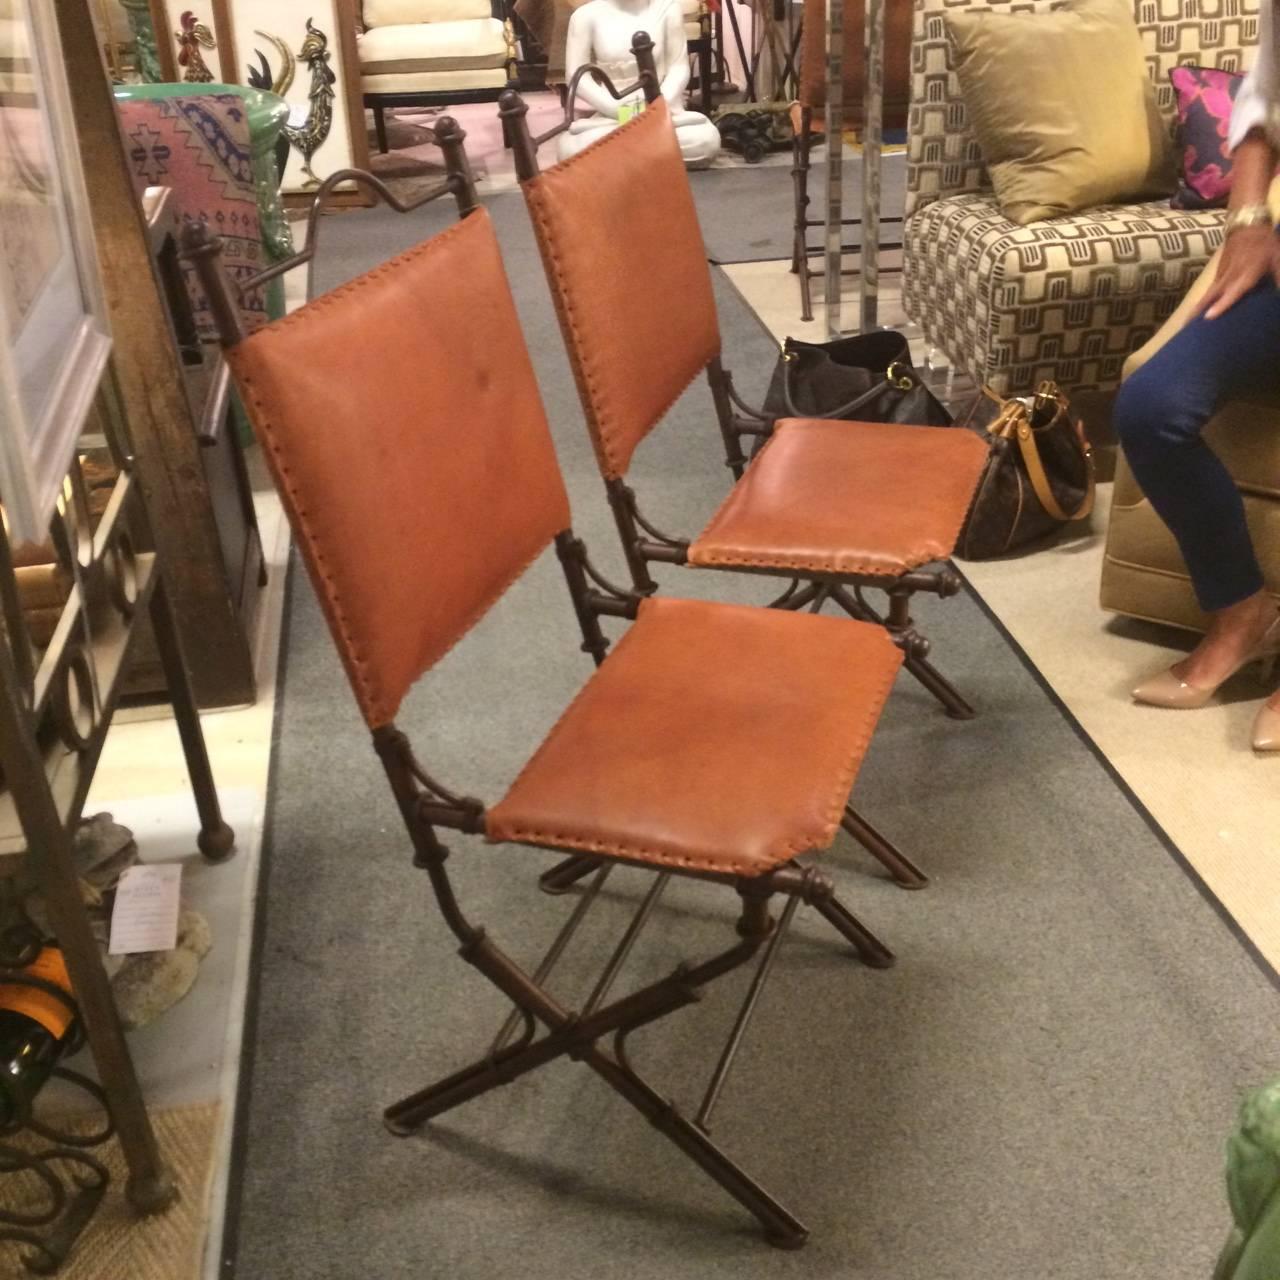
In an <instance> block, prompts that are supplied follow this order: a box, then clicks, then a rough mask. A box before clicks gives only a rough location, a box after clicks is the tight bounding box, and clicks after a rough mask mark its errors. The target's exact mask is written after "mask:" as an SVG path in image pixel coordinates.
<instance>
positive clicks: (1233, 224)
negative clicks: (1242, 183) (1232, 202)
mask: <svg viewBox="0 0 1280 1280" xmlns="http://www.w3.org/2000/svg"><path fill="white" fill-rule="evenodd" d="M1273 225H1274V219H1273V218H1272V217H1271V207H1270V206H1269V205H1268V204H1266V203H1265V202H1259V203H1257V204H1242V205H1241V206H1240V207H1239V208H1238V209H1232V210H1231V212H1230V213H1229V214H1227V221H1226V223H1225V224H1224V230H1225V231H1226V233H1227V235H1230V234H1231V233H1232V232H1233V231H1241V230H1243V229H1244V228H1245V227H1270V226H1273Z"/></svg>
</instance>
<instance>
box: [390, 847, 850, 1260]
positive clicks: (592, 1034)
mask: <svg viewBox="0 0 1280 1280" xmlns="http://www.w3.org/2000/svg"><path fill="white" fill-rule="evenodd" d="M606 870H607V869H606ZM600 879H601V880H602V879H603V877H601V878H600ZM659 879H660V880H665V877H659ZM828 887H829V886H828ZM597 888H598V883H597ZM657 892H658V891H655V890H651V891H650V894H649V896H648V898H647V899H646V902H645V903H643V904H642V905H641V908H640V910H639V912H638V913H637V916H636V918H635V919H634V920H633V921H632V924H631V926H630V927H629V928H628V930H627V933H626V934H624V936H623V939H622V941H621V942H620V943H619V946H618V948H617V949H616V950H615V952H614V955H613V956H612V957H611V958H610V961H609V963H608V964H607V965H606V967H605V972H604V974H602V976H601V979H600V981H599V982H597V984H596V991H595V993H593V996H592V1001H596V1000H599V999H600V998H601V996H602V992H603V991H606V990H607V989H608V985H609V984H610V983H611V981H612V978H613V976H616V971H617V968H618V967H620V960H619V956H620V955H621V956H622V958H625V954H626V952H627V951H629V949H630V945H631V943H632V942H634V940H635V934H637V933H638V931H639V927H640V925H641V924H642V923H643V920H644V918H646V917H647V913H648V910H649V909H651V906H652V902H653V901H656V897H657ZM822 897H825V894H822V893H815V894H814V897H813V900H814V901H815V904H817V903H818V902H819V901H820V900H821V898H822ZM798 901H799V898H798V897H793V898H791V899H790V900H789V901H788V904H787V907H786V908H785V910H784V920H785V921H786V922H789V921H790V917H791V915H792V914H793V913H794V910H795V905H796V903H797V902H798ZM575 914H576V913H575ZM782 929H783V924H782V922H780V923H779V924H778V925H776V926H775V925H774V923H773V922H772V921H771V920H770V918H769V911H768V897H767V896H764V897H761V898H758V899H750V898H748V899H745V900H744V911H743V915H742V918H741V920H740V922H739V926H738V931H739V933H740V934H741V935H742V938H741V941H739V942H738V943H736V944H735V945H734V946H732V947H730V948H729V949H728V950H726V951H723V952H721V953H720V954H718V955H716V956H713V957H711V959H709V960H705V961H703V962H702V963H700V964H697V965H692V966H690V965H680V966H678V967H677V968H676V969H675V970H674V971H673V972H672V973H670V974H669V975H668V976H666V977H665V978H661V979H659V980H657V981H656V982H652V983H649V984H648V985H647V986H644V987H641V988H640V989H639V990H637V991H635V992H633V993H631V994H630V995H628V996H624V997H622V998H621V999H618V1000H615V1001H613V1002H612V1003H610V1004H606V1005H603V1006H601V1007H597V1008H595V1009H591V1008H590V1005H591V1001H589V1002H588V1006H587V1008H586V1009H584V1010H583V1011H581V1012H573V1011H570V1010H569V1009H566V1008H565V1007H564V1006H562V1005H561V1004H560V1003H559V1002H558V1001H557V1000H555V999H554V997H552V996H551V995H550V994H549V993H548V992H547V991H546V989H545V988H544V987H543V986H542V985H541V984H540V983H539V982H538V981H536V980H535V979H534V978H532V977H530V976H529V975H527V974H525V973H524V972H523V971H522V970H521V969H520V968H519V967H518V966H517V965H516V964H515V963H514V962H513V961H512V960H510V959H509V958H508V957H507V956H506V955H505V954H504V953H503V952H502V951H500V950H499V948H498V947H497V946H496V945H495V944H494V943H493V942H492V941H491V940H490V939H489V938H488V936H487V935H486V934H485V933H484V932H483V930H476V931H475V932H474V935H473V936H472V937H471V938H470V939H468V940H467V941H466V942H465V943H464V944H463V946H462V948H461V955H462V956H463V958H464V959H465V960H467V962H468V963H470V964H472V965H474V966H475V967H476V968H477V969H479V970H480V971H481V972H482V973H484V974H485V976H486V977H488V978H489V979H490V981H492V982H493V983H494V985H495V986H497V987H498V988H499V989H500V990H501V991H503V992H504V993H505V994H506V995H507V996H508V997H509V998H510V999H511V1000H512V1001H514V1002H515V1004H516V1006H517V1009H518V1010H519V1014H518V1017H517V1022H523V1024H524V1031H523V1034H522V1035H521V1036H520V1037H519V1039H518V1040H517V1041H516V1042H515V1043H514V1044H511V1045H507V1046H503V1047H500V1048H494V1049H491V1050H490V1052H489V1053H488V1054H486V1055H485V1057H483V1058H482V1059H480V1060H479V1061H478V1062H475V1063H472V1064H471V1065H470V1066H468V1067H464V1068H463V1069H462V1070H461V1071H457V1072H454V1073H453V1074H452V1075H450V1076H446V1077H445V1078H444V1079H443V1080H440V1081H437V1082H436V1083H435V1084H433V1085H430V1086H428V1087H427V1088H425V1089H422V1090H419V1091H418V1092H417V1093H414V1094H411V1095H410V1096H409V1097H407V1098H404V1099H402V1100H401V1101H400V1102H397V1103H395V1104H394V1105H393V1106H391V1107H388V1108H387V1110H386V1112H385V1115H384V1119H385V1123H386V1125H387V1127H388V1129H390V1131H391V1132H392V1133H395V1134H397V1135H400V1136H404V1135H407V1134H410V1133H412V1132H414V1131H415V1130H416V1129H417V1128H418V1127H419V1126H421V1125H422V1124H425V1123H426V1122H427V1121H428V1120H431V1119H434V1118H435V1117H437V1116H439V1115H442V1114H443V1113H444V1112H446V1111H449V1110H451V1109H452V1108H454V1107H456V1106H460V1105H461V1104H462V1103H464V1102H468V1101H470V1100H471V1099H472V1098H476V1097H479V1096H480V1095H481V1094H484V1093H488V1092H489V1091H490V1090H491V1089H495V1088H497V1087H498V1086H500V1085H504V1084H509V1083H511V1082H512V1081H513V1080H517V1079H519V1078H520V1077H521V1076H523V1075H526V1074H527V1073H528V1072H530V1071H533V1070H536V1069H537V1068H538V1067H541V1066H544V1065H546V1064H547V1063H549V1062H553V1061H555V1060H556V1059H557V1058H561V1057H566V1056H568V1057H573V1058H576V1059H578V1060H579V1061H582V1062H585V1063H586V1064H587V1066H589V1067H590V1068H591V1069H592V1070H593V1071H595V1073H596V1074H597V1075H599V1076H600V1077H601V1078H602V1079H603V1080H605V1081H606V1082H607V1083H608V1084H609V1085H611V1086H612V1087H613V1088H614V1089H615V1090H616V1091H617V1092H618V1093H619V1094H620V1095H621V1096H622V1097H623V1098H625V1099H626V1100H627V1101H628V1102H629V1103H630V1104H631V1105H632V1106H633V1107H635V1108H636V1110H637V1111H639V1112H640V1113H641V1114H642V1115H643V1116H644V1117H645V1119H647V1120H648V1121H649V1122H650V1123H651V1124H653V1125H654V1127H655V1128H657V1129H658V1130H660V1131H661V1132H662V1133H663V1134H665V1135H666V1137H667V1138H669V1139H670V1140H671V1141H672V1142H673V1143H674V1144H675V1145H676V1146H677V1147H679V1148H680V1150H681V1151H683V1152H684V1153H685V1155H687V1156H688V1157H689V1158H690V1159H691V1160H693V1161H694V1163H696V1164H697V1165H698V1166H699V1167H700V1168H701V1169H703V1170H704V1171H705V1172H706V1173H708V1174H709V1175H710V1176H711V1177H712V1178H714V1179H715V1180H716V1182H718V1183H719V1184H720V1185H721V1186H722V1187H723V1188H724V1189H725V1190H726V1191H727V1192H728V1193H729V1194H730V1195H731V1196H733V1197H734V1199H736V1200H737V1201H738V1202H739V1203H740V1204H741V1205H742V1206H743V1207H744V1208H745V1209H747V1210H748V1211H749V1212H751V1213H752V1214H754V1215H755V1217H756V1218H757V1219H758V1220H759V1222H760V1223H761V1225H762V1226H763V1227H764V1231H765V1236H766V1238H767V1239H768V1240H769V1241H770V1243H772V1244H776V1245H778V1246H780V1247H784V1248H798V1247H799V1246H800V1245H801V1244H803V1243H804V1241H805V1238H806V1237H807V1235H808V1229H807V1228H806V1227H805V1226H804V1224H803V1223H802V1222H800V1221H799V1219H797V1218H796V1217H795V1216H794V1215H793V1214H792V1213H791V1212H790V1211H789V1210H787V1209H786V1208H785V1207H784V1206H783V1205H782V1204H781V1203H780V1202H779V1201H778V1200H776V1199H775V1198H774V1197H773V1196H772V1195H770V1194H769V1193H768V1192H767V1191H766V1190H765V1189H764V1188H763V1187H761V1186H760V1184H759V1183H757V1182H756V1181H755V1180H754V1179H753V1178H751V1177H750V1176H749V1175H748V1174H747V1173H746V1172H745V1171H744V1170H743V1169H742V1168H741V1167H740V1166H739V1165H738V1164H737V1163H736V1162H735V1161H734V1160H732V1159H731V1158H730V1157H729V1156H728V1155H726V1154H725V1152H723V1151H722V1150H721V1149H720V1148H719V1147H718V1146H717V1145H716V1144H715V1143H714V1142H712V1141H711V1139H710V1138H709V1137H708V1135H707V1133H706V1132H705V1130H704V1129H703V1128H700V1127H699V1125H698V1124H696V1123H694V1122H693V1121H691V1120H689V1119H688V1118H687V1117H686V1116H684V1115H682V1114H681V1113H680V1111H679V1110H678V1109H677V1108H676V1106H675V1104H674V1103H672V1102H671V1101H670V1100H669V1099H667V1098H664V1097H663V1096H662V1095H661V1094H660V1093H658V1092H657V1091H656V1090H655V1089H654V1088H653V1087H652V1086H651V1085H650V1084H649V1083H648V1082H647V1081H645V1080H644V1079H643V1077H641V1076H640V1074H639V1073H638V1072H637V1071H636V1070H635V1068H634V1067H633V1066H632V1065H631V1063H630V1061H629V1060H628V1058H627V1053H626V1039H627V1037H628V1036H629V1035H630V1034H631V1032H633V1031H635V1030H636V1029H637V1028H639V1027H642V1026H645V1025H648V1024H650V1023H653V1022H656V1021H658V1020H660V1019H661V1018H663V1017H665V1016H666V1015H667V1014H669V1013H672V1012H674V1011H675V1010H677V1009H680V1008H683V1007H684V1006H686V1005H689V1004H692V1003H694V1002H695V1001H696V1000H697V999H698V998H699V995H700V992H701V989H702V988H703V987H704V986H706V985H707V984H708V983H710V982H712V981H713V980H714V979H716V978H718V977H721V976H723V975H724V974H727V973H729V972H731V971H732V970H734V969H736V968H738V967H739V966H740V965H742V964H745V963H746V962H747V961H749V960H750V959H751V958H752V957H753V956H754V955H755V954H756V952H757V951H758V950H759V949H760V946H761V944H762V943H764V942H765V940H766V939H767V938H769V936H770V934H771V933H773V934H775V940H774V941H771V943H770V946H769V948H768V949H767V952H766V959H769V958H770V955H771V954H772V953H773V952H775V951H776V937H780V935H781V933H782ZM559 941H560V939H557V943H559ZM555 946H556V944H553V950H554V949H555ZM544 965H545V961H544ZM765 976H767V973H766V975H765ZM763 981H764V979H763V977H761V976H760V975H757V979H756V981H755V982H754V983H753V985H752V990H751V991H750V992H749V993H748V1003H747V1005H746V1006H744V1009H743V1011H742V1013H740V1014H739V1017H738V1019H737V1021H736V1022H735V1024H734V1031H733V1034H732V1035H731V1038H730V1044H729V1045H728V1046H726V1053H725V1054H724V1055H722V1058H721V1064H720V1066H718V1067H717V1077H719V1078H720V1082H721V1083H722V1079H723V1074H724V1073H725V1072H726V1071H727V1066H726V1065H725V1059H726V1057H727V1058H728V1060H729V1061H731V1060H732V1057H733V1054H734V1053H736V1049H737V1043H738V1042H739V1041H740V1040H741V1037H742V1033H743V1031H744V1030H745V1025H746V1021H747V1020H748V1019H749V1018H750V1014H751V1012H752V1011H753V1009H754V1006H755V1001H756V998H757V997H758V995H759V987H760V986H762V985H763ZM537 1022H540V1023H542V1024H543V1026H545V1028H546V1034H545V1035H543V1036H542V1038H541V1039H539V1038H537V1031H536V1023H537ZM606 1036H612V1037H613V1045H612V1047H611V1048H610V1047H608V1046H605V1045H602V1044H601V1043H600V1041H601V1040H602V1039H603V1038H604V1037H606ZM714 1079H715V1078H713V1082H714ZM716 1092H717V1093H718V1088H717V1089H716ZM712 1102H714V1098H712ZM703 1112H706V1113H708V1114H709V1106H708V1105H707V1104H706V1102H704V1107H703ZM701 1114H702V1113H700V1115H701Z"/></svg>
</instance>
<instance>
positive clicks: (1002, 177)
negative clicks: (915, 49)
mask: <svg viewBox="0 0 1280 1280" xmlns="http://www.w3.org/2000/svg"><path fill="white" fill-rule="evenodd" d="M946 22H947V31H948V37H949V39H950V41H951V47H952V56H953V58H954V61H955V67H956V73H957V75H958V76H959V78H960V88H961V91H962V92H963V94H964V101H965V106H966V107H967V108H968V112H969V120H970V121H971V123H972V125H973V131H974V134H975V136H976V137H977V139H978V145H979V146H980V147H981V148H982V154H983V158H984V160H985V161H986V165H987V168H988V170H989V171H990V173H991V181H992V184H993V185H994V187H995V192H996V199H997V200H998V201H999V202H1000V208H1001V210H1002V211H1003V212H1004V215H1005V217H1007V218H1008V219H1009V220H1010V221H1012V222H1016V223H1018V224H1019V225H1020V226H1025V225H1026V224H1027V223H1028V222H1037V221H1039V220H1040V219H1041V218H1052V217H1056V216H1057V215H1059V214H1064V213H1075V212H1076V211H1077V210H1080V209H1087V208H1090V207H1091V206H1093V205H1099V204H1109V203H1115V202H1116V201H1122V200H1129V199H1138V198H1142V197H1154V196H1160V195H1169V194H1170V193H1171V192H1172V191H1173V186H1174V166H1173V148H1172V146H1171V141H1170V136H1169V131H1168V129H1167V128H1166V126H1165V123H1164V121H1163V119H1162V118H1161V116H1160V111H1159V109H1158V108H1157V106H1156V95H1155V86H1154V85H1153V84H1152V83H1151V78H1150V77H1149V76H1148V75H1147V69H1146V65H1145V63H1144V61H1143V52H1142V37H1141V36H1140V35H1139V34H1138V28H1137V25H1136V24H1135V22H1134V20H1133V9H1132V6H1131V4H1130V3H1129V0H1067V3H1066V4H1064V5H1063V6H1062V8H1060V9H1055V10H1053V11H1051V12H1049V13H1044V12H1040V13H997V12H994V11H992V10H989V9H971V10H960V11H958V12H956V13H950V14H948V15H947V18H946Z"/></svg>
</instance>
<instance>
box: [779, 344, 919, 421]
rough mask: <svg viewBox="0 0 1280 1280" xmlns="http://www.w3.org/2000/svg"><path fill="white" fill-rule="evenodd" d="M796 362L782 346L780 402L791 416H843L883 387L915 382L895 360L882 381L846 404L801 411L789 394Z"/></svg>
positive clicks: (908, 387)
mask: <svg viewBox="0 0 1280 1280" xmlns="http://www.w3.org/2000/svg"><path fill="white" fill-rule="evenodd" d="M795 363H796V353H795V352H794V351H792V350H790V349H789V348H788V347H783V348H782V403H783V404H784V405H786V407H787V413H788V414H789V415H790V416H791V417H793V418H844V417H847V416H848V415H849V414H851V413H855V412H857V410H859V409H861V408H862V406H863V405H864V404H870V403H871V401H872V400H874V399H875V398H876V396H878V395H879V394H880V393H881V392H882V391H883V390H884V389H885V387H896V388H897V389H898V390H899V391H910V390H911V389H912V388H913V387H914V386H915V385H916V384H915V382H914V380H913V379H912V377H911V375H910V373H909V372H908V371H907V368H906V366H905V365H903V364H899V362H898V361H897V360H895V361H894V362H893V363H892V364H891V365H890V366H889V367H888V369H887V370H885V375H884V382H883V383H879V384H877V385H876V386H874V387H872V388H871V390H870V391H864V392H863V393H862V394H861V395H860V396H857V397H856V398H855V399H853V400H850V401H849V403H848V404H842V405H840V406H839V407H838V408H835V409H831V410H828V411H827V412H826V413H801V412H800V410H799V409H797V408H796V402H795V398H794V397H793V396H792V394H791V368H792V366H793V365H794V364H795Z"/></svg>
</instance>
